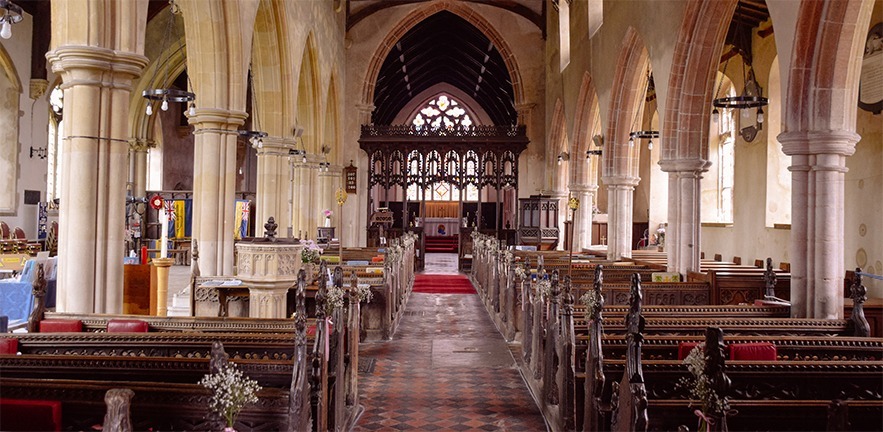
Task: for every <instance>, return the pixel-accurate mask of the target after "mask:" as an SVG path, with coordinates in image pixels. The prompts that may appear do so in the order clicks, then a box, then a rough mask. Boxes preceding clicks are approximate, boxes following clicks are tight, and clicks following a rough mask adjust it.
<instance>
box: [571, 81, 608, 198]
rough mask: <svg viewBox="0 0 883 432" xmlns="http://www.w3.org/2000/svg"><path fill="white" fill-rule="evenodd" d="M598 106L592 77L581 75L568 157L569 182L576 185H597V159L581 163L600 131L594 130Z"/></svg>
mask: <svg viewBox="0 0 883 432" xmlns="http://www.w3.org/2000/svg"><path fill="white" fill-rule="evenodd" d="M600 115H601V113H600V105H599V104H598V93H597V92H596V90H595V83H594V82H593V81H592V75H591V74H589V73H588V72H585V73H583V81H582V84H581V85H580V89H579V97H578V98H577V100H576V114H575V115H574V119H573V134H572V136H573V143H572V145H571V150H570V155H571V159H572V160H573V163H572V164H571V167H572V168H571V175H572V177H571V182H572V183H576V184H591V185H594V184H597V171H596V170H597V163H596V162H597V160H598V158H597V157H593V158H592V159H591V160H590V161H589V163H582V162H581V161H582V159H583V158H585V157H586V151H588V150H589V149H590V148H591V147H592V137H593V136H594V135H595V134H598V133H600V132H601V131H600V130H598V129H595V127H596V124H597V123H598V122H599V121H600Z"/></svg>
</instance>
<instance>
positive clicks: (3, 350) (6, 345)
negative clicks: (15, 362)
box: [0, 338, 18, 355]
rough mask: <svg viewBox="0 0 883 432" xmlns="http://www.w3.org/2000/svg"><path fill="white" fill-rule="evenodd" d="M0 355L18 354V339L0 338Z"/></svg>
mask: <svg viewBox="0 0 883 432" xmlns="http://www.w3.org/2000/svg"><path fill="white" fill-rule="evenodd" d="M0 354H8V355H15V354H18V339H15V338H2V339H0Z"/></svg>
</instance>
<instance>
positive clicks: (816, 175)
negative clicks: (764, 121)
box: [779, 130, 860, 319]
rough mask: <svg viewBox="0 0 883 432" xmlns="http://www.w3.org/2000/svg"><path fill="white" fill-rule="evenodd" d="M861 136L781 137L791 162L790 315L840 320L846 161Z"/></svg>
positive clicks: (837, 132)
mask: <svg viewBox="0 0 883 432" xmlns="http://www.w3.org/2000/svg"><path fill="white" fill-rule="evenodd" d="M859 138H860V137H859V136H858V135H857V134H855V133H854V132H850V131H844V130H834V131H828V130H825V131H796V132H785V133H782V134H780V135H779V142H781V143H782V150H783V151H784V152H785V154H787V155H789V156H791V157H792V159H791V163H792V166H791V167H789V170H790V171H791V179H792V180H791V194H792V198H791V263H792V264H791V303H792V306H791V315H792V316H793V317H798V318H823V319H842V318H843V276H844V271H845V268H844V262H843V256H844V255H843V247H844V240H843V233H844V230H843V223H844V222H843V220H844V213H843V203H844V190H843V185H844V179H845V176H846V170H847V168H846V158H847V157H848V156H851V155H852V154H853V153H854V152H855V143H856V142H858V140H859Z"/></svg>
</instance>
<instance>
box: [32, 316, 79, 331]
mask: <svg viewBox="0 0 883 432" xmlns="http://www.w3.org/2000/svg"><path fill="white" fill-rule="evenodd" d="M81 331H83V322H82V321H80V320H65V319H46V320H43V321H40V333H79V332H81Z"/></svg>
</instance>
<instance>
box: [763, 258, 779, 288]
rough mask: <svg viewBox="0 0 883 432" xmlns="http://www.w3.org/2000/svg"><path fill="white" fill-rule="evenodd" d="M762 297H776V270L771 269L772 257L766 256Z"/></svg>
mask: <svg viewBox="0 0 883 432" xmlns="http://www.w3.org/2000/svg"><path fill="white" fill-rule="evenodd" d="M763 283H764V297H766V298H769V297H776V283H777V278H776V272H775V271H773V259H772V258H769V257H767V259H766V270H764V272H763Z"/></svg>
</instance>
